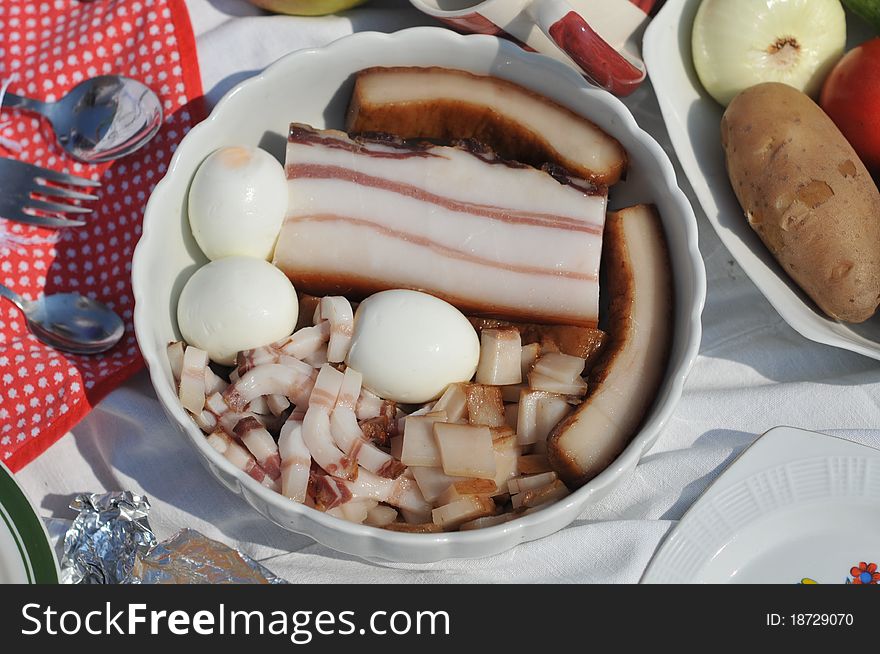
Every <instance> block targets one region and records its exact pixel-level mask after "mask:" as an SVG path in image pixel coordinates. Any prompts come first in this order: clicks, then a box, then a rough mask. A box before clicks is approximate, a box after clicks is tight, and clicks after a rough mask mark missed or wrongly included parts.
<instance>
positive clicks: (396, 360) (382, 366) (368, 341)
mask: <svg viewBox="0 0 880 654" xmlns="http://www.w3.org/2000/svg"><path fill="white" fill-rule="evenodd" d="M479 359H480V339H479V337H478V336H477V332H476V330H474V328H473V326H472V325H471V324H470V322H468V319H467V318H465V317H464V314H462V313H461V312H460V311H459V310H458V309H456V308H455V307H454V306H452V305H451V304H449V303H448V302H445V301H443V300H441V299H439V298H436V297H434V296H433V295H428V294H427V293H420V292H418V291H407V290H393V291H382V292H381V293H376V294H375V295H371V296H370V297H368V298H367V299H366V300H364V301H363V302H361V303H360V305H359V306H358V308H357V311H356V312H355V316H354V334H353V335H352V340H351V348H350V349H349V352H348V357H347V359H346V364H348V365H349V366H351V367H352V368H354V369H355V370H357V371H358V372H360V373H361V374H362V375H363V377H364V386H366V387H367V388H368V389H369V390H370V391H372V392H373V393H376V394H377V395H378V396H379V397H382V398H385V399H387V400H394V401H396V402H403V403H406V404H420V403H422V402H428V401H430V400H433V399H435V398H437V397H439V396H440V394H441V393H442V392H443V391H444V389H445V388H446V387H447V386H448V385H449V384H453V383H455V382H463V381H468V380H470V379H471V377H473V375H474V371H475V370H476V369H477V362H478V361H479Z"/></svg>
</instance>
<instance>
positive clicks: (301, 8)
mask: <svg viewBox="0 0 880 654" xmlns="http://www.w3.org/2000/svg"><path fill="white" fill-rule="evenodd" d="M250 1H251V3H252V4H255V5H257V6H258V7H261V8H263V9H267V10H269V11H274V12H275V13H276V14H292V15H294V16H323V15H324V14H335V13H336V12H339V11H345V10H346V9H351V8H352V7H356V6H357V5H359V4H361V3H363V2H366V0H250Z"/></svg>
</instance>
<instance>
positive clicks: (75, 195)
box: [32, 180, 98, 200]
mask: <svg viewBox="0 0 880 654" xmlns="http://www.w3.org/2000/svg"><path fill="white" fill-rule="evenodd" d="M32 191H33V192H34V193H39V194H40V195H45V196H47V197H55V198H70V199H71V200H97V199H98V196H97V195H92V194H91V193H83V192H82V191H74V190H73V189H69V188H64V187H63V186H49V185H48V184H41V183H40V182H39V181H37V180H34V186H33V189H32Z"/></svg>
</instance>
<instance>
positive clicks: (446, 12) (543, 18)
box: [410, 0, 659, 96]
mask: <svg viewBox="0 0 880 654" xmlns="http://www.w3.org/2000/svg"><path fill="white" fill-rule="evenodd" d="M410 2H411V3H412V5H413V6H414V7H416V8H417V9H419V10H420V11H422V12H424V13H426V14H428V15H429V16H433V17H434V18H437V19H438V20H441V21H442V22H444V23H446V24H447V25H450V26H452V27H454V28H455V29H456V30H458V31H461V32H469V33H477V34H493V35H496V36H502V37H506V38H510V39H511V40H513V41H516V42H517V43H519V44H520V45H521V46H523V47H525V48H526V49H528V50H535V51H537V52H541V53H542V54H546V55H549V56H551V57H554V58H555V59H559V60H561V61H563V62H565V63H567V64H569V65H572V66H574V67H575V68H577V69H578V70H579V71H580V72H581V73H583V75H584V76H586V77H587V78H588V79H589V80H590V81H591V82H593V83H594V84H596V85H597V86H601V87H602V88H604V89H606V90H608V91H610V92H612V93H614V94H615V95H619V96H624V95H628V94H630V93H632V92H633V91H634V90H635V89H636V88H638V86H639V84H641V83H642V81H643V80H644V79H645V65H644V63H643V62H642V60H641V58H640V57H639V56H638V54H637V53H638V37H639V35H640V34H641V33H642V31H644V28H645V26H646V25H647V23H648V21H649V17H648V13H649V12H650V11H651V10H652V8H653V7H654V6H655V5H657V4H659V3H658V0H602V1H601V2H600V1H599V0H570V2H569V1H566V0H484V1H483V2H474V1H473V0H410Z"/></svg>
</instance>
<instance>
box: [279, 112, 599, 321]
mask: <svg viewBox="0 0 880 654" xmlns="http://www.w3.org/2000/svg"><path fill="white" fill-rule="evenodd" d="M286 169H287V178H288V189H289V205H288V206H289V208H288V214H287V217H286V220H285V222H284V225H283V227H282V229H281V233H280V235H279V238H278V244H277V246H276V249H275V265H277V266H278V267H279V268H280V269H281V270H283V271H284V272H285V273H286V274H287V276H288V277H289V278H290V279H291V280H292V281H293V283H294V284H295V285H296V287H297V289H298V290H300V291H304V292H306V293H311V294H314V295H345V296H348V297H364V296H366V295H369V294H371V293H374V292H377V291H381V290H386V289H391V288H409V289H415V290H421V291H425V292H427V293H431V294H433V295H436V296H437V297H441V298H443V299H445V300H447V301H448V302H450V303H452V304H453V305H455V306H457V307H458V308H459V309H461V310H462V311H466V312H470V313H474V314H479V315H484V316H493V317H500V318H507V319H511V320H523V321H529V322H541V323H554V324H569V325H583V326H591V327H592V326H595V325H596V322H597V317H598V298H599V279H598V272H599V259H600V256H601V249H602V229H603V225H604V220H605V205H606V199H607V190H606V189H605V187H597V186H595V185H593V184H591V183H589V182H585V181H583V180H580V179H575V178H571V177H569V176H567V174H565V173H564V171H561V170H559V169H550V173H552V174H550V173H548V172H545V171H542V170H537V169H535V168H531V167H528V166H524V165H522V164H516V163H512V162H507V161H504V160H501V159H499V158H497V157H496V156H495V154H494V153H492V152H490V151H487V150H486V149H485V148H483V147H481V146H478V144H475V143H473V142H470V143H468V144H466V146H465V145H460V146H457V147H447V146H436V145H430V144H426V143H423V144H418V145H412V144H407V145H405V144H402V143H400V142H395V141H392V140H368V139H352V138H350V137H349V136H348V135H346V134H345V133H343V132H339V131H334V130H327V131H320V130H316V129H313V128H311V127H308V126H306V125H300V124H293V125H291V128H290V137H289V141H288V146H287V165H286Z"/></svg>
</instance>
